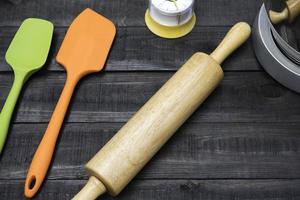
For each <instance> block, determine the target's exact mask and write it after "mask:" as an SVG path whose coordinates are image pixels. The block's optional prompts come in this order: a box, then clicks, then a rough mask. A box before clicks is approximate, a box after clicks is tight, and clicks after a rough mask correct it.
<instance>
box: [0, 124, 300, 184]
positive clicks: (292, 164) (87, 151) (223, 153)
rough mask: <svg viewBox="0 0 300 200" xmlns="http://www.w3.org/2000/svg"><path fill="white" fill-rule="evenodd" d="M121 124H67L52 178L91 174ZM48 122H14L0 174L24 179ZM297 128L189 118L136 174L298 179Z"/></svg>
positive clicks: (145, 176)
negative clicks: (89, 163) (88, 171)
mask: <svg viewBox="0 0 300 200" xmlns="http://www.w3.org/2000/svg"><path fill="white" fill-rule="evenodd" d="M123 124H124V123H79V124H78V123H71V124H66V125H65V126H64V128H63V130H62V132H61V137H60V140H59V142H58V146H57V151H56V154H55V159H54V161H53V165H52V167H51V170H50V172H49V176H48V178H49V179H62V180H64V179H83V178H87V174H86V172H85V171H84V169H83V166H84V164H85V163H86V162H87V161H88V160H90V159H91V158H92V156H93V155H94V154H95V153H96V152H97V151H98V150H99V149H100V148H101V147H102V146H104V144H105V143H106V142H107V141H108V140H109V139H110V138H111V137H112V136H113V135H114V134H115V133H116V132H117V131H118V130H119V129H120V127H121V126H122V125H123ZM46 126H47V124H15V125H13V126H12V128H11V131H10V134H9V137H8V140H7V144H6V146H5V149H4V151H3V153H2V158H1V159H0V162H1V165H0V179H2V180H3V179H7V180H10V179H24V178H25V176H26V171H27V169H28V167H29V164H30V162H31V159H32V156H33V154H34V152H35V150H36V148H37V146H38V143H39V141H40V139H41V137H42V135H43V133H44V131H45V129H46ZM299 130H300V125H299V123H287V124H285V123H187V124H185V125H184V126H183V127H182V128H181V129H180V130H179V131H178V132H177V133H176V134H175V135H174V136H173V138H172V139H171V140H170V141H169V142H168V143H167V144H166V145H165V146H164V148H162V149H161V151H160V152H159V153H158V154H157V155H156V156H155V157H154V159H153V160H152V161H151V162H150V163H149V164H148V165H147V166H146V167H145V168H144V170H143V171H142V172H141V174H139V175H138V179H158V178H159V179H178V178H182V179H255V178H259V179H262V178H263V179H265V178H300V171H299V168H300V159H299V153H300V137H299Z"/></svg>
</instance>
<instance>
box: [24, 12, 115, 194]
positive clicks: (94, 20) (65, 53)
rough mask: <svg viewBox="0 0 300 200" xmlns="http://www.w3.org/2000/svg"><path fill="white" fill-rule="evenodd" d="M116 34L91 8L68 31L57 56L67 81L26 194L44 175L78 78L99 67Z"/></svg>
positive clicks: (32, 168) (35, 186) (36, 186)
mask: <svg viewBox="0 0 300 200" xmlns="http://www.w3.org/2000/svg"><path fill="white" fill-rule="evenodd" d="M115 34H116V29H115V26H114V24H113V23H112V22H111V21H109V20H108V19H106V18H105V17H103V16H101V15H99V14H98V13H96V12H94V11H93V10H91V9H86V10H84V11H83V12H82V13H81V14H80V15H79V16H78V17H77V18H76V19H75V20H74V21H73V23H72V24H71V26H70V28H69V30H68V31H67V34H66V36H65V39H64V41H63V43H62V46H61V48H60V50H59V52H58V55H57V57H56V60H57V62H58V63H60V64H61V65H63V66H64V68H65V69H66V71H67V80H66V85H65V87H64V89H63V92H62V94H61V97H60V99H59V101H58V103H57V105H56V108H55V110H54V112H53V115H52V118H51V120H50V123H49V125H48V128H47V130H46V132H45V135H44V137H43V139H42V141H41V143H40V145H39V147H38V149H37V151H36V153H35V155H34V157H33V160H32V163H31V165H30V168H29V171H28V174H27V178H26V182H25V191H24V192H25V196H26V197H29V198H30V197H33V196H34V195H35V193H36V192H37V191H38V189H39V188H40V186H41V184H42V182H43V180H44V178H45V176H46V173H47V170H48V168H49V165H50V162H51V158H52V155H53V152H54V149H55V144H56V140H57V137H58V135H59V131H60V128H61V126H62V123H63V120H64V116H65V114H66V111H67V107H68V104H69V102H70V100H71V96H72V93H73V90H74V89H75V86H76V84H77V82H78V81H79V80H80V79H81V78H82V77H83V76H85V75H87V74H89V73H92V72H99V71H100V70H102V68H103V66H104V64H105V61H106V58H107V56H108V53H109V50H110V48H111V45H112V42H113V40H114V37H115Z"/></svg>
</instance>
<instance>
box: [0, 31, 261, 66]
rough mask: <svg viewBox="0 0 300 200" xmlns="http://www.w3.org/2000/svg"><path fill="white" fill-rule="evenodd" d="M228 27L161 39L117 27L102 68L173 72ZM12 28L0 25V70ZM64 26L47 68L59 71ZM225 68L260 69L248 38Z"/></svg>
mask: <svg viewBox="0 0 300 200" xmlns="http://www.w3.org/2000/svg"><path fill="white" fill-rule="evenodd" d="M229 28H230V27H197V28H195V29H194V30H193V32H192V33H191V34H190V35H188V36H187V37H184V38H180V39H177V40H165V39H162V38H159V37H156V36H154V35H153V34H152V33H150V31H149V30H148V29H147V28H145V27H132V28H118V35H117V37H116V41H115V42H114V45H113V48H112V51H111V54H110V56H109V59H108V61H107V65H106V68H105V70H106V71H149V70H156V71H175V70H177V69H178V68H179V67H180V66H181V65H182V64H183V63H184V62H185V61H186V60H187V59H188V58H189V57H191V55H193V54H194V53H195V52H197V51H202V52H207V53H210V52H212V51H213V49H215V48H216V46H217V45H218V44H219V43H220V41H221V40H222V38H223V37H224V35H225V34H226V32H227V31H228V30H229ZM16 31H17V28H16V27H3V28H0V35H1V38H0V41H1V42H0V71H10V70H11V69H10V67H9V65H8V64H7V63H6V62H5V52H6V50H7V48H8V46H9V43H10V42H11V40H12V38H13V36H14V34H15V32H16ZM65 32H66V28H56V29H55V35H54V39H53V43H52V49H51V53H50V55H49V59H48V62H47V64H46V66H45V68H47V69H48V70H54V71H57V70H63V68H62V67H61V66H59V65H58V64H57V63H56V62H55V56H56V54H57V52H58V49H59V47H60V45H61V42H62V40H63V38H64V36H65ZM223 68H224V70H226V71H235V70H238V71H240V70H261V68H260V66H259V64H258V62H257V61H256V59H255V56H254V53H253V50H252V44H251V42H250V40H249V41H248V42H247V43H246V44H245V45H244V46H243V47H241V48H240V49H239V50H238V51H237V52H235V53H234V54H233V55H232V57H230V58H229V59H228V60H227V61H226V62H225V63H224V65H223Z"/></svg>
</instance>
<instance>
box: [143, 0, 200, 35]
mask: <svg viewBox="0 0 300 200" xmlns="http://www.w3.org/2000/svg"><path fill="white" fill-rule="evenodd" d="M194 3H195V0H149V8H148V9H147V11H146V14H145V22H146V25H147V27H148V28H149V29H150V31H151V32H153V33H154V34H156V35H158V36H160V37H163V38H179V37H182V36H184V35H186V34H188V33H189V32H191V31H192V29H193V28H194V26H195V23H196V16H195V13H194Z"/></svg>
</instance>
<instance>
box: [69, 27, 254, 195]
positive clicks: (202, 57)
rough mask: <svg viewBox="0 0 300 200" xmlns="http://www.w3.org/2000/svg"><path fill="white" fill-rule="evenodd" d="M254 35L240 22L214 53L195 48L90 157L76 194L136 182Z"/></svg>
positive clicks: (115, 189)
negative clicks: (86, 174)
mask: <svg viewBox="0 0 300 200" xmlns="http://www.w3.org/2000/svg"><path fill="white" fill-rule="evenodd" d="M249 35H250V27H249V25H247V24H246V23H239V24H237V25H236V26H235V27H234V28H233V29H232V30H231V31H230V32H229V33H228V35H227V36H226V38H225V39H224V40H223V42H222V43H221V44H220V46H219V47H218V48H217V49H216V50H215V51H214V53H212V54H211V56H209V55H207V54H204V53H195V54H194V55H193V56H192V57H191V58H190V59H189V60H188V61H187V62H186V63H185V64H184V65H183V66H182V67H181V68H180V69H179V70H178V71H177V73H175V75H173V77H172V78H171V79H170V80H168V81H167V83H166V84H165V85H164V86H163V87H162V88H161V89H160V90H159V91H158V92H157V93H156V94H155V95H154V96H153V97H152V98H151V99H150V100H149V101H148V102H147V103H146V104H145V105H144V106H143V107H142V108H141V109H140V110H139V111H138V112H137V113H136V114H135V115H134V116H133V117H132V118H131V119H130V120H129V121H128V122H127V123H126V124H125V125H124V126H123V127H122V128H121V130H120V131H119V132H118V133H117V134H116V135H115V136H114V137H113V138H112V139H111V140H110V141H109V142H108V143H107V144H106V145H105V146H104V147H103V148H102V149H101V150H100V151H99V152H98V153H97V154H96V155H95V156H94V158H93V159H92V160H90V161H89V162H88V163H87V165H86V169H87V171H88V172H89V174H90V175H91V178H90V180H89V181H88V183H87V185H86V186H85V187H84V188H83V189H82V191H81V192H80V193H78V194H77V195H76V196H75V197H74V199H76V200H79V199H81V200H83V199H84V200H87V199H95V198H97V196H99V195H100V194H102V193H104V192H106V191H107V192H109V193H110V194H111V195H113V196H115V195H117V194H119V193H120V192H121V191H122V189H123V188H124V187H125V186H126V185H127V184H128V183H129V182H130V181H131V179H132V178H133V177H134V176H135V175H136V174H137V173H138V172H139V171H140V170H141V169H142V168H143V167H144V165H145V164H146V163H147V162H148V161H149V160H150V159H151V158H152V157H153V156H154V155H155V153H156V152H157V151H158V150H159V149H160V148H161V147H162V146H163V145H164V144H165V143H166V142H167V141H168V139H169V138H170V137H171V136H172V135H173V134H174V133H175V132H176V130H177V129H178V128H179V127H180V126H181V125H182V124H183V123H184V122H185V121H186V119H188V117H190V115H191V114H192V113H193V112H194V111H195V110H196V109H197V108H198V107H199V105H200V104H201V103H202V102H203V101H204V100H205V99H206V98H207V97H208V96H209V95H210V94H211V92H212V91H214V89H215V88H216V87H217V86H218V84H219V83H220V81H221V80H222V78H223V71H222V69H221V66H220V64H219V63H221V62H222V61H223V60H224V59H225V58H226V57H227V56H228V55H229V54H230V53H231V52H232V51H234V50H235V49H236V48H237V47H238V46H240V45H241V44H242V43H243V42H244V41H245V40H246V39H247V38H248V37H249Z"/></svg>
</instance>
